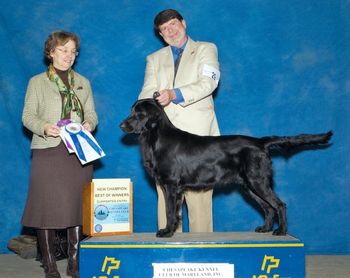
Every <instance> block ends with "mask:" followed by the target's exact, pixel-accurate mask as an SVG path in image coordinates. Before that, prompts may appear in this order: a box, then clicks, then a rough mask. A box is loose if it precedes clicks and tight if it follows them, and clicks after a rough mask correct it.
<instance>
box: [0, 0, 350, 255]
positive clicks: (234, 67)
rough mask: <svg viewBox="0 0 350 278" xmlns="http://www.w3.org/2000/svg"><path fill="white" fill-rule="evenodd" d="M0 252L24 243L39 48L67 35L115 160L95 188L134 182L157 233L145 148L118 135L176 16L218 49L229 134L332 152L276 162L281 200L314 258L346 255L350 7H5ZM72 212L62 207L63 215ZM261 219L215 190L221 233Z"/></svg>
mask: <svg viewBox="0 0 350 278" xmlns="http://www.w3.org/2000/svg"><path fill="white" fill-rule="evenodd" d="M0 4H1V9H0V42H1V43H0V96H1V99H0V127H1V131H2V132H1V139H0V146H1V156H0V165H1V171H0V203H1V212H2V214H1V216H0V227H1V229H0V252H2V253H4V252H8V250H7V248H6V245H7V242H8V240H9V239H10V238H12V237H14V236H17V235H18V234H19V233H20V232H21V229H22V227H21V225H20V219H21V216H22V211H23V207H24V204H25V199H26V194H27V190H28V180H29V169H30V134H29V133H28V132H27V131H26V130H25V129H23V127H22V123H21V113H22V108H23V100H24V95H25V91H26V86H27V82H28V80H29V78H30V77H31V76H33V75H35V74H37V73H40V72H42V71H44V70H45V65H44V63H43V44H44V41H45V40H46V38H47V36H48V34H49V33H51V32H52V31H54V30H57V29H65V30H69V31H73V32H76V33H77V34H79V35H80V37H81V40H82V46H81V51H80V55H79V57H78V60H77V63H76V67H75V69H76V70H77V71H78V72H80V73H81V74H83V75H85V76H86V77H87V78H89V79H90V81H91V83H92V87H93V90H94V95H95V100H96V107H97V112H98V114H99V118H100V124H99V126H98V130H97V133H96V138H97V139H98V141H99V142H100V144H101V146H102V147H103V149H104V150H105V152H106V154H107V156H106V157H105V158H103V159H101V160H100V161H99V163H98V164H97V167H96V171H95V178H124V177H130V178H131V179H132V181H133V182H134V231H135V232H155V231H156V193H155V190H154V187H153V184H152V182H150V181H149V180H148V178H147V175H146V174H145V172H144V170H143V167H142V164H141V157H140V154H139V150H138V146H137V145H136V144H135V145H133V144H131V145H128V144H125V142H123V140H122V139H123V136H124V134H123V133H122V131H121V130H120V129H119V127H118V125H119V123H120V122H121V120H122V119H123V118H124V117H126V116H127V114H128V113H129V110H130V107H131V105H132V104H133V102H134V101H135V100H136V98H137V96H138V93H139V92H140V89H141V86H142V84H143V76H144V68H145V62H146V60H145V58H146V55H147V54H149V53H151V52H153V51H155V50H157V49H158V48H159V47H161V46H162V42H161V41H159V40H158V38H157V37H156V36H155V35H154V32H153V29H152V26H153V18H154V16H155V14H156V13H157V12H158V11H160V10H162V9H165V8H169V7H172V8H175V9H178V10H179V11H180V12H181V13H182V14H183V15H184V17H185V18H186V20H187V25H188V33H189V34H190V36H191V37H192V38H193V39H195V40H206V41H212V42H214V43H216V45H217V46H218V49H219V59H220V64H221V73H222V78H221V82H220V86H219V89H218V90H217V92H216V97H215V104H216V111H217V116H218V121H219V125H220V128H221V131H222V133H223V134H245V135H252V136H266V135H294V134H298V133H318V132H324V131H328V130H330V129H332V130H333V131H334V134H335V135H334V137H333V139H332V146H330V147H329V148H327V149H323V150H316V151H304V152H300V153H297V154H296V155H294V156H291V157H288V158H284V157H274V159H273V164H274V170H275V189H276V191H277V192H278V194H279V195H280V197H281V198H282V199H283V200H284V201H285V202H286V203H287V206H288V220H289V233H290V234H291V235H294V236H296V237H299V238H300V239H301V240H302V241H304V242H305V245H306V251H307V252H308V253H350V237H349V230H350V218H349V205H348V204H349V199H350V196H349V195H350V194H349V193H350V189H349V183H350V182H349V181H350V171H349V167H350V163H349V162H350V161H349V139H350V138H349V137H350V129H349V116H350V110H349V109H350V105H349V104H350V103H349V102H350V72H349V66H350V58H349V57H350V41H349V40H350V28H349V27H350V26H349V21H350V2H349V0H333V1H329V0H309V1H304V0H300V1H299V0H293V1H280V0H266V1H261V0H235V1H232V0H219V1H216V2H213V1H209V0H193V1H185V0H183V1H174V0H172V1H161V0H155V1H137V0H128V1H121V0H120V1H107V0H100V1H87V0H86V1H84V0H81V1H68V0H61V1H52V0H50V1H49V0H40V1H35V0H22V1H4V0H1V1H0ZM62 205H64V204H62ZM261 222H262V218H261V215H260V213H259V212H258V211H257V210H256V209H255V208H254V206H252V205H251V204H249V203H247V202H246V201H245V200H244V198H242V197H241V195H240V194H239V192H238V191H237V190H221V189H220V190H217V192H216V194H215V196H214V229H215V231H252V230H253V229H254V228H255V227H256V226H257V225H259V224H261Z"/></svg>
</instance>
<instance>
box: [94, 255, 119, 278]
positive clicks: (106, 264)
mask: <svg viewBox="0 0 350 278" xmlns="http://www.w3.org/2000/svg"><path fill="white" fill-rule="evenodd" d="M119 266H120V261H118V260H116V259H115V258H113V257H107V256H106V257H105V259H104V260H103V264H102V267H101V272H104V273H106V274H107V275H108V276H105V275H99V276H93V277H92V278H119V276H116V275H114V276H111V277H110V276H109V275H110V274H111V272H112V270H118V269H119Z"/></svg>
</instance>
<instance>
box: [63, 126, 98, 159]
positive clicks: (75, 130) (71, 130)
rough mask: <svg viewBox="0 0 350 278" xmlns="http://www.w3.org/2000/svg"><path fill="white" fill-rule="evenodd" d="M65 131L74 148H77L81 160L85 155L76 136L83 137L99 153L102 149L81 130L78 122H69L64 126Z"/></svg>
mask: <svg viewBox="0 0 350 278" xmlns="http://www.w3.org/2000/svg"><path fill="white" fill-rule="evenodd" d="M65 129H66V131H67V133H68V134H69V135H70V137H71V138H72V141H73V144H74V146H75V149H76V150H77V155H78V156H79V158H80V159H81V160H83V161H86V157H85V154H84V151H83V148H82V147H81V144H80V142H79V139H78V136H80V137H82V138H84V139H85V141H86V142H87V143H88V144H89V145H90V147H91V148H92V149H93V150H94V151H95V152H96V153H98V154H99V155H101V154H102V149H101V148H100V147H99V146H98V145H97V144H96V143H95V142H94V141H93V140H92V139H91V138H90V137H89V136H88V135H87V134H86V133H85V132H84V131H83V130H82V127H81V125H80V124H77V123H69V124H67V125H66V126H65Z"/></svg>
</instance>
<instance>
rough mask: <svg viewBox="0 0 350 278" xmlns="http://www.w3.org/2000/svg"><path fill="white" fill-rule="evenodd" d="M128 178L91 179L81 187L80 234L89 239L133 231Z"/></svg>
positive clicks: (131, 200)
mask: <svg viewBox="0 0 350 278" xmlns="http://www.w3.org/2000/svg"><path fill="white" fill-rule="evenodd" d="M132 189H133V188H132V182H131V180H130V179H94V180H92V182H91V183H89V184H87V185H86V186H85V187H84V201H83V233H84V234H85V235H88V236H107V235H118V234H119V235H123V234H124V235H125V234H131V233H132V232H133V213H132V212H133V196H132V192H133V190H132Z"/></svg>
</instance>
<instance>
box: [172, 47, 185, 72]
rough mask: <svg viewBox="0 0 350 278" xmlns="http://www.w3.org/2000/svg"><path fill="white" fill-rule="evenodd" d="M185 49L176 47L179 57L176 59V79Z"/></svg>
mask: <svg viewBox="0 0 350 278" xmlns="http://www.w3.org/2000/svg"><path fill="white" fill-rule="evenodd" d="M183 51H184V50H183V49H182V48H178V49H176V53H177V58H176V60H175V70H174V79H175V76H176V73H177V69H178V67H179V64H180V60H181V56H182V52H183Z"/></svg>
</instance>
